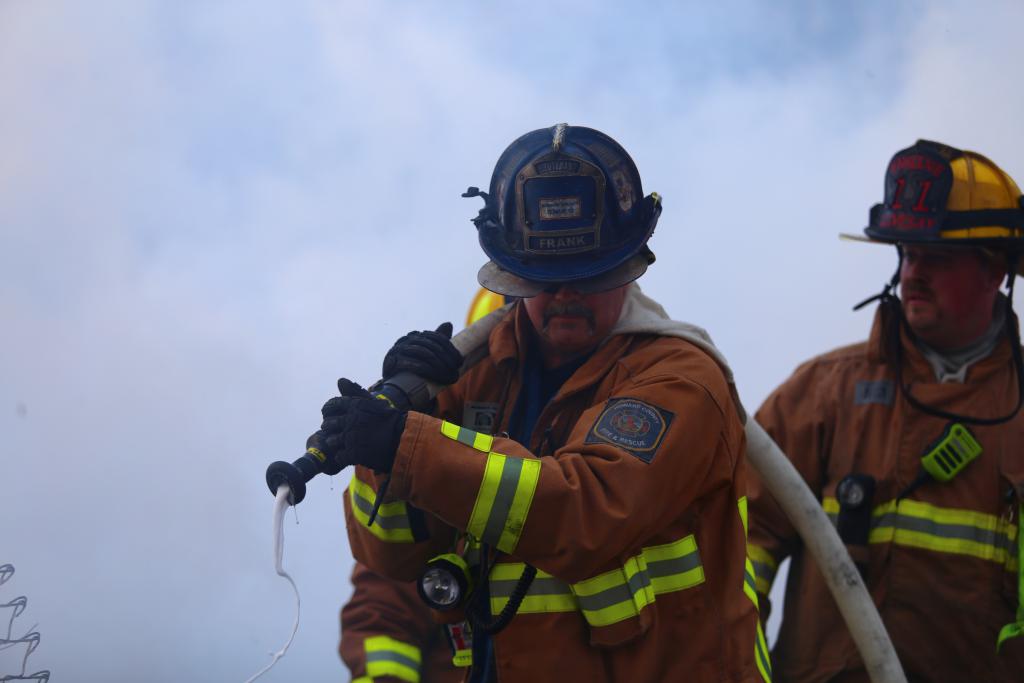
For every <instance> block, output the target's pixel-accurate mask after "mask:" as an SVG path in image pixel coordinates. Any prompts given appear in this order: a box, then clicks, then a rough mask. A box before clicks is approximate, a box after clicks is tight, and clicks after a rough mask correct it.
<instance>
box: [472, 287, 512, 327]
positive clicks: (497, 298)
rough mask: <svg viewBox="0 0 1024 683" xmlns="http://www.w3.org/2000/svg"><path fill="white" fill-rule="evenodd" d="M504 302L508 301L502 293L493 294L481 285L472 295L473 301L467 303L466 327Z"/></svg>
mask: <svg viewBox="0 0 1024 683" xmlns="http://www.w3.org/2000/svg"><path fill="white" fill-rule="evenodd" d="M506 303H508V301H507V299H506V297H505V296H504V295H502V294H495V293H494V292H492V291H490V290H489V289H484V288H483V287H481V288H480V290H479V291H478V292H477V293H476V296H474V297H473V303H471V304H470V305H469V311H468V312H467V313H466V327H469V326H470V325H472V324H473V323H475V322H476V321H477V320H479V319H480V318H482V317H484V316H485V315H487V314H488V313H490V312H491V311H496V310H498V309H499V308H501V307H502V306H504V305H505V304H506Z"/></svg>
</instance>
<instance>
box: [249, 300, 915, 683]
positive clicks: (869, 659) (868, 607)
mask: <svg viewBox="0 0 1024 683" xmlns="http://www.w3.org/2000/svg"><path fill="white" fill-rule="evenodd" d="M507 309H508V306H504V307H502V308H499V309H498V310H496V311H494V312H492V313H490V314H488V315H487V316H485V317H483V318H481V319H480V320H478V321H476V322H475V323H473V324H472V325H470V326H469V327H467V328H466V329H464V330H462V331H461V332H459V333H458V334H457V335H455V336H454V337H453V338H452V344H454V346H455V348H456V349H458V351H459V353H461V354H462V356H463V358H464V359H465V361H464V363H463V365H462V371H463V372H464V371H465V370H467V369H468V368H470V367H472V366H473V365H474V364H475V363H476V362H478V361H479V360H480V359H481V358H482V357H483V355H484V354H485V352H486V348H487V346H486V342H487V338H488V336H489V335H490V332H491V330H492V329H493V328H494V326H495V325H496V324H497V323H498V321H499V320H501V318H502V317H503V316H504V314H505V312H506V311H507ZM443 388H444V387H442V386H439V385H436V384H432V383H430V382H427V381H426V380H423V379H421V378H419V377H416V376H415V375H412V374H411V373H400V374H399V375H396V376H395V377H392V378H388V379H385V380H382V382H381V383H380V385H379V387H378V388H377V391H378V393H382V394H383V395H384V396H387V397H388V398H391V399H396V398H397V399H399V400H404V401H406V405H410V406H412V409H414V410H415V409H417V408H420V409H423V408H424V407H426V406H428V405H429V404H430V402H431V401H432V400H433V398H434V397H435V396H437V394H438V393H439V392H440V391H441V389H443ZM745 430H746V436H747V458H748V460H749V461H750V463H751V465H752V466H753V467H754V469H755V470H757V473H758V474H759V475H760V476H761V479H762V481H763V482H764V484H765V487H766V488H767V489H768V491H769V492H770V493H771V494H772V496H774V498H775V500H776V501H777V502H778V504H779V506H780V507H781V508H782V510H783V511H784V512H785V513H786V515H787V516H788V517H789V519H790V521H791V522H792V524H793V526H794V528H795V529H796V530H797V532H798V533H799V534H800V537H801V539H803V542H804V545H805V546H806V548H807V550H808V551H809V552H810V553H811V555H812V556H813V557H814V560H815V562H816V563H817V565H818V568H819V569H820V571H821V573H822V574H823V576H824V577H825V581H826V583H827V584H828V587H829V590H830V591H831V592H832V597H833V599H835V601H836V605H837V606H838V607H839V611H840V613H841V614H842V615H843V619H845V620H846V625H847V627H848V628H849V629H850V634H851V635H852V637H853V640H854V642H855V643H856V645H857V648H858V650H859V651H860V655H861V659H862V660H863V661H864V666H865V669H866V670H867V673H868V676H869V677H870V678H871V680H872V681H873V683H906V677H905V676H904V674H903V669H902V667H901V666H900V663H899V659H898V658H897V657H896V650H895V649H894V648H893V645H892V641H891V640H890V638H889V634H888V633H887V632H886V630H885V626H884V625H883V624H882V619H881V617H880V616H879V614H878V610H877V609H876V608H875V604H874V602H872V600H871V596H870V595H868V592H867V588H866V587H865V586H864V582H863V580H862V579H861V576H860V574H859V573H858V571H857V567H856V566H855V565H854V563H853V560H852V559H851V558H850V555H849V553H848V552H847V550H846V547H845V546H844V545H843V542H842V541H841V540H840V539H839V534H838V533H837V532H836V529H835V527H834V526H833V525H832V523H831V522H830V521H829V519H828V516H827V515H826V514H825V511H824V510H823V508H822V507H821V503H820V502H819V501H818V500H817V498H815V496H814V494H813V493H811V490H810V489H809V488H808V487H807V484H806V483H805V482H804V480H803V477H801V476H800V474H799V473H798V472H797V471H796V468H794V467H793V465H792V463H791V462H790V461H789V459H788V458H787V457H786V456H785V454H784V453H783V452H782V450H781V449H780V448H779V446H778V445H777V444H776V443H775V442H774V441H773V440H772V438H771V437H770V436H769V435H768V433H767V432H765V431H764V429H763V428H762V427H761V425H759V424H758V423H757V421H756V420H754V419H753V418H748V419H747V422H746V426H745ZM311 450H315V449H311ZM322 457H323V456H322V454H320V453H319V452H316V453H313V452H307V453H305V454H303V455H302V456H301V457H300V458H299V459H298V460H296V461H294V462H292V463H288V462H284V461H278V462H275V463H272V464H271V465H270V467H268V468H267V486H269V487H270V491H271V493H273V494H275V495H277V493H278V487H279V486H281V485H287V486H288V487H289V489H290V492H291V493H290V494H289V497H288V500H289V502H290V503H291V504H292V505H296V504H298V503H299V502H301V501H302V499H303V497H305V494H306V483H307V482H308V481H309V480H310V479H312V478H313V477H314V476H315V475H316V474H318V473H321V472H328V473H334V472H333V471H332V469H331V468H332V465H331V464H330V463H328V462H325V461H324V460H323V459H321V458H322ZM381 497H382V496H381Z"/></svg>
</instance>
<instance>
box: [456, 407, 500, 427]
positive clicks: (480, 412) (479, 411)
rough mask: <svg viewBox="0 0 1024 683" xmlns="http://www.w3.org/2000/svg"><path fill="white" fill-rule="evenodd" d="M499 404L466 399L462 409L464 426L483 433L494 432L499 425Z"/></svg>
mask: <svg viewBox="0 0 1024 683" xmlns="http://www.w3.org/2000/svg"><path fill="white" fill-rule="evenodd" d="M497 419H498V404H497V403H484V402H482V401H466V404H465V407H464V408H463V410H462V426H463V427H465V428H466V429H472V430H473V431H474V432H480V433H481V434H491V435H493V434H494V430H495V428H496V427H497V425H496V424H495V422H496V421H497Z"/></svg>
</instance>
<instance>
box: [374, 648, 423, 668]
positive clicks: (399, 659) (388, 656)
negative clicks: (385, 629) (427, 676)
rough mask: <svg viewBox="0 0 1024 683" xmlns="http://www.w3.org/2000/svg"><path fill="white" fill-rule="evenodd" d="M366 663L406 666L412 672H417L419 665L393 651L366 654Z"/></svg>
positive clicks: (410, 658)
mask: <svg viewBox="0 0 1024 683" xmlns="http://www.w3.org/2000/svg"><path fill="white" fill-rule="evenodd" d="M366 661H367V663H369V662H395V663H396V664H401V665H402V666H407V667H409V668H410V669H412V670H413V671H418V670H419V668H420V663H419V662H417V661H416V660H415V659H413V658H412V657H406V656H405V655H403V654H401V653H399V652H395V651H394V650H377V651H375V652H367V653H366Z"/></svg>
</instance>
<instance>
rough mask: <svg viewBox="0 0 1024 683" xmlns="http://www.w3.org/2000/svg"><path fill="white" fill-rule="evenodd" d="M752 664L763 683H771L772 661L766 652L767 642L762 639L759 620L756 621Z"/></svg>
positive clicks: (762, 632)
mask: <svg viewBox="0 0 1024 683" xmlns="http://www.w3.org/2000/svg"><path fill="white" fill-rule="evenodd" d="M754 663H755V664H757V672H758V673H759V674H761V680H763V681H764V683H772V660H771V655H770V653H769V651H768V640H767V639H766V638H765V637H764V629H762V628H761V620H760V619H758V620H757V635H756V640H755V641H754Z"/></svg>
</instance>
